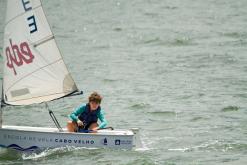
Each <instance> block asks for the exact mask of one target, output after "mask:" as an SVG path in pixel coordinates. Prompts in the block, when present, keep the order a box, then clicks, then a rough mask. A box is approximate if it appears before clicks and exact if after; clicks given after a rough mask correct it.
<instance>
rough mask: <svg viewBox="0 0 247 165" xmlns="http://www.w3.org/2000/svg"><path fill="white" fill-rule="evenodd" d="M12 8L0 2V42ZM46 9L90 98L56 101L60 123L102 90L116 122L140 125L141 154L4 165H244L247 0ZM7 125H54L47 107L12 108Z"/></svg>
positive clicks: (78, 152)
mask: <svg viewBox="0 0 247 165" xmlns="http://www.w3.org/2000/svg"><path fill="white" fill-rule="evenodd" d="M5 3H6V1H5V0H1V1H0V10H1V12H0V13H1V14H0V22H1V24H0V38H3V20H4V13H5V9H4V5H5ZM43 5H44V10H45V12H46V15H47V18H48V20H49V23H50V25H51V28H52V30H53V32H54V34H55V37H56V40H57V43H58V45H59V48H60V50H61V52H62V54H63V57H64V60H65V63H66V64H67V65H68V68H69V70H70V71H71V73H72V75H73V77H74V79H75V81H76V82H77V84H78V87H79V88H80V89H82V90H84V92H85V95H84V96H83V97H79V96H78V97H73V98H67V99H62V100H58V101H56V102H51V103H50V106H51V108H52V109H53V110H54V112H55V113H56V114H57V117H58V119H59V121H60V122H61V123H62V125H63V126H65V123H66V120H67V115H68V114H69V113H70V112H71V111H72V109H73V107H75V106H76V105H78V104H79V103H80V102H85V101H86V100H87V96H88V95H89V94H90V93H91V92H92V91H95V90H96V91H99V92H100V93H101V94H102V95H103V96H104V101H103V105H102V106H103V107H104V109H105V111H106V113H107V114H106V115H107V119H108V121H109V123H110V125H111V126H113V127H115V128H131V127H139V128H140V129H141V138H142V142H143V144H144V147H143V148H142V149H141V150H137V151H121V150H120V151H113V150H102V149H94V150H88V149H83V148H76V149H75V148H60V149H54V150H48V151H44V152H42V153H40V154H38V155H35V154H31V155H30V154H29V155H27V154H22V153H13V151H8V150H5V149H0V164H234V165H240V164H241V165H242V164H246V163H247V157H246V154H247V141H246V140H247V126H246V125H247V111H246V110H247V101H246V99H247V86H246V85H247V75H246V73H247V65H246V64H247V55H246V52H247V48H246V46H247V29H246V27H247V17H246V16H247V1H246V0H238V1H235V0H198V1H193V0H183V1H179V0H164V1H160V0H152V1H150V0H142V1H141V0H134V1H131V0H104V1H95V0H90V1H89V0H80V1H79V0H70V1H66V0H59V1H49V0H43ZM2 43H3V41H2V39H1V40H0V50H2V45H3V44H2ZM1 73H2V70H1ZM18 110H20V111H18ZM4 124H11V125H16V124H18V125H33V126H52V125H53V123H52V121H51V120H50V118H49V116H48V113H47V112H46V110H45V108H44V105H40V106H39V105H38V106H26V107H20V108H13V107H7V108H6V109H5V111H4Z"/></svg>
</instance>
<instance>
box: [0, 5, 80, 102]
mask: <svg viewBox="0 0 247 165" xmlns="http://www.w3.org/2000/svg"><path fill="white" fill-rule="evenodd" d="M6 11H7V13H6V20H5V28H4V47H3V58H4V64H3V67H4V68H3V69H4V75H3V98H2V99H3V101H4V102H5V103H7V104H11V105H28V104H34V103H41V102H45V101H50V100H54V99H57V98H60V97H63V96H66V95H68V94H71V93H73V92H76V91H78V90H77V87H76V84H75V82H74V80H73V78H72V77H71V75H70V73H69V72H68V69H67V68H66V66H65V63H64V61H63V59H62V56H61V54H60V51H59V49H58V47H57V45H56V42H55V40H54V35H53V33H52V31H51V29H50V26H49V24H48V22H47V19H46V16H45V14H44V11H43V8H42V4H41V2H40V0H8V1H7V9H6Z"/></svg>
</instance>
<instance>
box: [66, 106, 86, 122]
mask: <svg viewBox="0 0 247 165" xmlns="http://www.w3.org/2000/svg"><path fill="white" fill-rule="evenodd" d="M85 107H86V105H85V104H82V105H80V106H79V107H77V108H75V110H74V111H73V112H72V113H71V114H70V115H69V118H70V119H71V120H72V121H75V122H77V121H78V120H79V119H78V116H79V115H80V114H81V113H82V112H84V111H85Z"/></svg>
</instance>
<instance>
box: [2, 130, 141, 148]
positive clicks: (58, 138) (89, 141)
mask: <svg viewBox="0 0 247 165" xmlns="http://www.w3.org/2000/svg"><path fill="white" fill-rule="evenodd" d="M64 130H65V129H64ZM138 136H139V134H138V129H132V130H99V131H98V133H71V132H67V131H66V130H65V131H64V132H59V131H58V129H56V128H44V127H23V126H6V125H3V126H2V128H0V147H5V148H12V149H16V150H20V151H36V150H44V149H47V148H58V147H65V146H74V147H86V148H113V149H133V148H136V147H139V146H137V145H138V144H140V142H138V141H139V137H138Z"/></svg>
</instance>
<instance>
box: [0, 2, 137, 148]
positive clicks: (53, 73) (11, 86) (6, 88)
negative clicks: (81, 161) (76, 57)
mask: <svg viewBox="0 0 247 165" xmlns="http://www.w3.org/2000/svg"><path fill="white" fill-rule="evenodd" d="M6 11H7V13H6V21H5V29H4V46H3V59H4V61H3V69H4V73H3V88H2V104H7V105H9V106H13V105H30V104H38V103H44V102H48V101H51V100H54V99H58V98H62V97H65V96H66V97H67V96H71V95H73V94H75V93H76V92H78V89H77V86H76V84H75V82H74V80H73V78H72V77H71V75H70V73H69V72H68V69H67V68H66V66H65V63H64V61H63V59H62V56H61V54H60V51H59V49H58V47H57V45H56V42H55V39H54V35H53V33H52V32H51V29H50V26H49V24H48V22H47V19H46V17H45V14H44V11H43V8H42V4H41V2H40V0H8V1H7V9H6ZM3 109H4V108H1V113H0V119H1V121H0V146H1V147H5V148H12V149H16V150H20V151H35V150H43V149H47V148H57V147H64V146H74V147H89V148H114V149H132V148H135V147H138V146H137V145H138V144H139V141H138V139H139V138H138V129H129V130H107V129H105V130H99V131H98V132H97V133H71V132H68V131H67V130H66V129H65V128H64V129H62V128H59V127H58V126H57V127H58V128H46V127H27V126H9V125H2V110H3ZM16 109H18V107H17V108H16ZM51 116H52V115H51ZM53 120H54V117H53ZM55 124H58V123H56V122H55Z"/></svg>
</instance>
